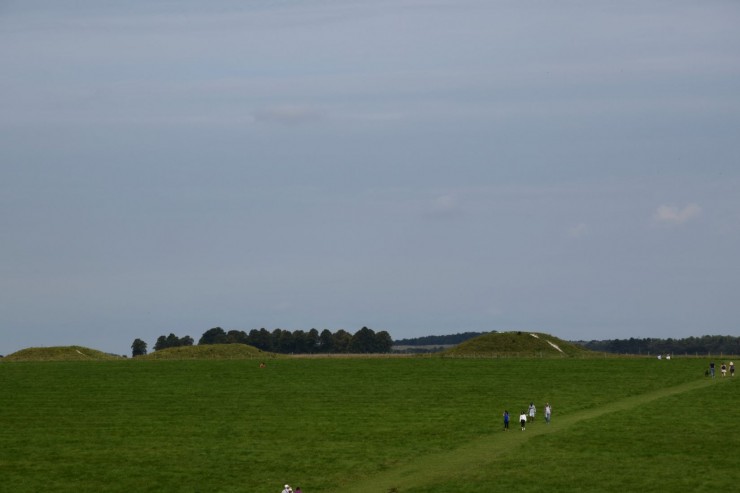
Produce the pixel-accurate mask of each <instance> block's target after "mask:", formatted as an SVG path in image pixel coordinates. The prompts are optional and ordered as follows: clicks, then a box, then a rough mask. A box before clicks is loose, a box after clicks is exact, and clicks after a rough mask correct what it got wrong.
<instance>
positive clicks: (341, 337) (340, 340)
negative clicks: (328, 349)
mask: <svg viewBox="0 0 740 493" xmlns="http://www.w3.org/2000/svg"><path fill="white" fill-rule="evenodd" d="M350 342H352V334H350V333H349V332H347V331H346V330H344V329H339V330H338V331H336V332H335V333H334V335H333V336H332V352H333V353H347V352H349V344H350Z"/></svg>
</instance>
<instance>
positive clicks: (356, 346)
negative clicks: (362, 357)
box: [349, 327, 376, 353]
mask: <svg viewBox="0 0 740 493" xmlns="http://www.w3.org/2000/svg"><path fill="white" fill-rule="evenodd" d="M375 349H376V340H375V331H374V330H373V329H368V328H367V327H363V328H361V329H360V330H358V331H357V332H355V335H353V336H352V339H351V340H350V343H349V352H350V353H375V352H376V351H375Z"/></svg>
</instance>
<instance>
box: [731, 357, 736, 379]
mask: <svg viewBox="0 0 740 493" xmlns="http://www.w3.org/2000/svg"><path fill="white" fill-rule="evenodd" d="M730 376H731V377H734V376H735V363H733V362H732V361H730Z"/></svg>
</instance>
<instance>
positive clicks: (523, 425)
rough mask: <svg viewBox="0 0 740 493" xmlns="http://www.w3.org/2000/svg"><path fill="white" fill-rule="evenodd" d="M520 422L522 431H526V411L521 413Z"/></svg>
mask: <svg viewBox="0 0 740 493" xmlns="http://www.w3.org/2000/svg"><path fill="white" fill-rule="evenodd" d="M519 424H520V425H522V431H524V429H525V428H526V426H527V415H526V414H524V411H522V413H521V414H520V415H519Z"/></svg>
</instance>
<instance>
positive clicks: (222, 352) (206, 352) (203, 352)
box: [138, 344, 275, 360]
mask: <svg viewBox="0 0 740 493" xmlns="http://www.w3.org/2000/svg"><path fill="white" fill-rule="evenodd" d="M274 357H275V354H274V353H265V352H263V351H260V350H259V349H257V348H256V347H253V346H248V345H246V344H207V345H203V346H181V347H173V348H167V349H161V350H159V351H154V352H152V353H149V354H147V355H145V356H139V357H138V358H139V359H166V360H184V359H193V360H229V359H259V358H265V359H267V358H274Z"/></svg>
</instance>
